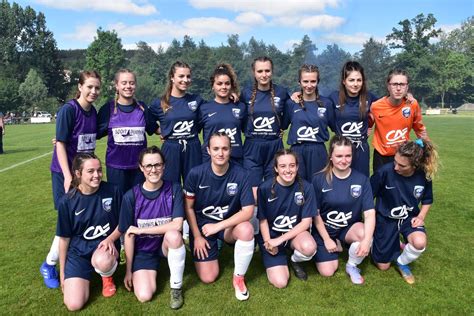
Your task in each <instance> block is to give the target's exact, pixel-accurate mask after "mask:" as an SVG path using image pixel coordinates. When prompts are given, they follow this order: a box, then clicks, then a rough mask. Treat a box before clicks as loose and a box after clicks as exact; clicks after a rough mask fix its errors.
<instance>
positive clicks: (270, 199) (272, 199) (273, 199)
mask: <svg viewBox="0 0 474 316" xmlns="http://www.w3.org/2000/svg"><path fill="white" fill-rule="evenodd" d="M276 199H278V196H277V197H274V198H268V199H267V201H268V202H273V201H275V200H276Z"/></svg>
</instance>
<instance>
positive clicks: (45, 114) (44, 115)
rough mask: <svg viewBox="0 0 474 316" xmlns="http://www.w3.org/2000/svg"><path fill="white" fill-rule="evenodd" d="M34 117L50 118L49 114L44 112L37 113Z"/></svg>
mask: <svg viewBox="0 0 474 316" xmlns="http://www.w3.org/2000/svg"><path fill="white" fill-rule="evenodd" d="M36 117H51V114H50V113H48V112H46V111H37V112H36Z"/></svg>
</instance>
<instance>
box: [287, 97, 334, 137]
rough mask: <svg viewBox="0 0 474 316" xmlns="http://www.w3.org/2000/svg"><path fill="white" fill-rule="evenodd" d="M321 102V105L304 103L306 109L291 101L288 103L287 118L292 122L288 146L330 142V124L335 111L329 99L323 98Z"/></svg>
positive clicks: (310, 102)
mask: <svg viewBox="0 0 474 316" xmlns="http://www.w3.org/2000/svg"><path fill="white" fill-rule="evenodd" d="M319 101H320V102H321V103H319V102H317V101H304V108H303V107H301V105H300V104H299V103H295V102H293V100H291V99H289V100H288V101H287V105H286V110H287V115H286V117H287V118H288V120H289V121H290V122H291V126H290V130H289V132H288V140H287V141H288V145H294V144H298V143H324V142H326V141H328V139H329V131H328V124H329V122H330V121H331V120H332V117H333V110H332V107H331V103H330V101H329V99H327V98H325V97H321V98H320V100H319Z"/></svg>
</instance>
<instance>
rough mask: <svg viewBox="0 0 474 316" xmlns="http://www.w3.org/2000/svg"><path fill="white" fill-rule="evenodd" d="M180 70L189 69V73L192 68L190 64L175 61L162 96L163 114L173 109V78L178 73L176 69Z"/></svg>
mask: <svg viewBox="0 0 474 316" xmlns="http://www.w3.org/2000/svg"><path fill="white" fill-rule="evenodd" d="M178 68H187V69H189V71H191V67H189V65H188V64H186V63H185V62H182V61H179V60H178V61H175V62H174V63H173V65H171V68H170V70H169V71H168V83H167V84H166V89H165V92H164V93H163V95H162V96H161V100H160V103H161V109H162V110H163V113H166V112H168V110H170V109H171V105H170V97H171V91H172V90H173V81H172V79H173V77H174V74H175V73H176V69H178Z"/></svg>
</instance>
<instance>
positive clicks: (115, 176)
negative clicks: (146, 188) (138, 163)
mask: <svg viewBox="0 0 474 316" xmlns="http://www.w3.org/2000/svg"><path fill="white" fill-rule="evenodd" d="M107 182H108V183H112V184H114V185H116V186H117V187H118V188H119V190H120V192H122V193H125V192H127V191H128V190H130V189H131V188H132V187H133V186H134V185H136V184H139V183H143V182H145V176H144V175H143V172H141V170H140V168H137V169H117V168H113V167H108V166H107Z"/></svg>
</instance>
